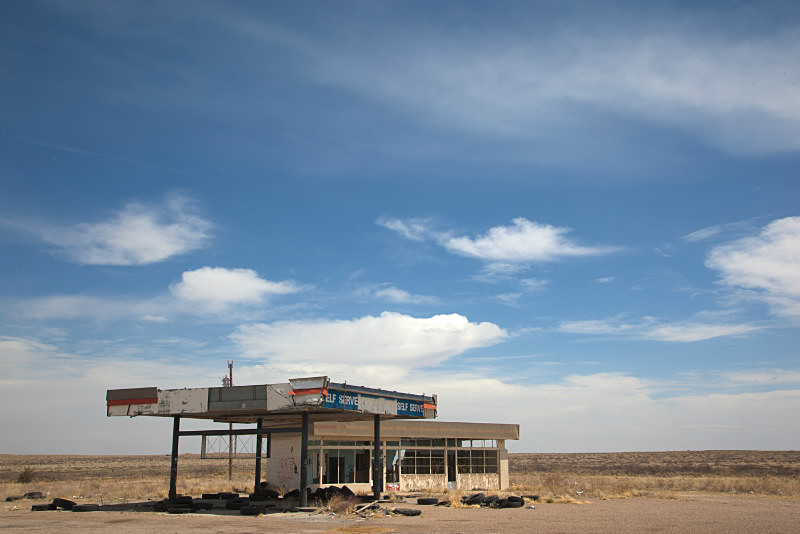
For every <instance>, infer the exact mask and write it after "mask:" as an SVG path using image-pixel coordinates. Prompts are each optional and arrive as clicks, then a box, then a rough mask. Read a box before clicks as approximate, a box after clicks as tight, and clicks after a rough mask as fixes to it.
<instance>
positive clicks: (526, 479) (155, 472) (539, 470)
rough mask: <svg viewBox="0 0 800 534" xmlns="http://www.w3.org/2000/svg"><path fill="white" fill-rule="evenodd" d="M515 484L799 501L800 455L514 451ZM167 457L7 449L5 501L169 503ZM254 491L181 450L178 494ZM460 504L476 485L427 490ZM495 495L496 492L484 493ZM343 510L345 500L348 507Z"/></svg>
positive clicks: (582, 497) (248, 466)
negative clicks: (39, 495) (26, 477)
mask: <svg viewBox="0 0 800 534" xmlns="http://www.w3.org/2000/svg"><path fill="white" fill-rule="evenodd" d="M25 467H29V468H31V469H33V470H34V472H35V477H34V479H33V481H31V482H28V483H18V482H17V479H18V478H19V475H20V473H22V472H23V470H24V469H25ZM509 468H510V480H511V488H509V490H508V491H504V492H494V491H493V492H491V493H497V494H499V495H500V496H507V495H510V494H516V495H520V494H523V495H524V494H538V495H539V496H540V498H541V499H542V500H543V501H548V500H551V501H552V502H562V503H582V502H586V501H587V500H600V499H616V498H626V497H634V496H660V497H670V496H671V495H674V494H676V493H680V492H712V493H737V494H753V495H768V496H778V497H781V496H782V497H784V498H792V499H798V498H800V452H797V451H772V452H770V451H686V452H657V453H606V454H592V453H585V454H511V455H510V458H509ZM169 470H170V458H169V456H50V455H0V500H2V499H4V498H5V497H6V496H11V495H22V494H24V493H27V492H30V491H41V492H43V493H45V494H48V499H52V498H53V497H66V498H73V497H74V498H75V499H85V500H86V501H87V502H104V503H111V502H122V501H130V500H143V499H162V498H164V497H166V496H167V491H168V490H169ZM252 488H253V460H247V459H237V460H234V472H233V481H232V482H231V481H229V480H228V462H227V461H226V460H201V459H200V458H199V456H198V455H191V454H187V455H181V456H180V459H179V462H178V492H179V493H183V494H186V495H200V494H202V493H216V492H220V491H237V492H240V493H249V492H251V491H252ZM424 493H429V494H430V495H431V496H438V497H440V498H444V499H447V500H449V501H450V502H451V503H453V505H455V506H459V505H460V503H461V498H462V497H463V496H464V495H467V494H469V493H473V491H471V489H466V490H448V491H447V493H446V495H443V494H442V492H441V491H440V490H439V489H438V488H433V487H431V488H429V489H428V490H427V491H426V492H424ZM487 493H489V492H487ZM344 506H346V505H344Z"/></svg>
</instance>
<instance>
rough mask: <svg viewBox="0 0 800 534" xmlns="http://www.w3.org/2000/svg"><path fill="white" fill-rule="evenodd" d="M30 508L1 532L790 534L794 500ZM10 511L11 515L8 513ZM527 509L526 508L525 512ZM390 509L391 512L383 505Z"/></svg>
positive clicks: (5, 518)
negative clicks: (213, 510) (291, 508)
mask: <svg viewBox="0 0 800 534" xmlns="http://www.w3.org/2000/svg"><path fill="white" fill-rule="evenodd" d="M31 504H32V502H31V501H20V502H16V503H3V506H2V507H1V509H0V530H2V531H3V532H60V533H63V532H107V531H114V532H118V533H133V532H167V531H169V532H186V533H192V534H197V533H204V532H238V533H240V532H264V531H267V532H269V531H278V532H287V533H295V532H296V533H305V532H343V533H384V532H405V533H420V534H421V533H424V534H429V533H440V532H441V533H463V532H501V533H504V534H510V533H516V532H541V533H556V532H564V533H573V532H609V533H610V532H613V533H642V532H698V533H701V532H702V533H726V534H730V533H751V532H770V533H796V532H798V531H800V501H797V500H785V499H778V498H762V497H752V496H737V495H731V496H728V495H724V496H722V495H707V494H697V495H677V496H675V498H671V499H656V498H641V497H640V498H631V499H618V500H609V501H598V502H594V503H589V504H580V505H577V504H546V503H543V504H540V503H536V508H535V509H530V508H520V509H501V510H493V509H486V508H478V509H475V508H443V507H431V506H418V505H416V504H403V505H401V506H402V507H405V508H419V509H420V510H422V515H421V516H418V517H403V516H392V517H387V516H384V515H375V516H372V517H369V518H366V519H361V518H356V519H354V518H345V517H337V516H333V517H332V516H328V515H323V514H309V513H280V514H272V515H266V516H260V517H245V516H241V515H233V514H234V513H233V512H232V513H231V515H224V514H214V515H211V514H187V515H169V514H159V513H144V512H140V513H137V512H85V513H73V512H65V511H52V512H31V511H30V505H31ZM15 506H16V507H17V509H16V510H15V509H14V507H15ZM526 506H527V505H526ZM383 507H384V508H391V507H393V505H383Z"/></svg>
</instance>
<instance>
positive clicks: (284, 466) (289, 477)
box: [278, 456, 297, 487]
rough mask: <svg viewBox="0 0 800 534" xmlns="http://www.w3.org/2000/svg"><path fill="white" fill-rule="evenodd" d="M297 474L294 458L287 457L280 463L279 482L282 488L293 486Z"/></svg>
mask: <svg viewBox="0 0 800 534" xmlns="http://www.w3.org/2000/svg"><path fill="white" fill-rule="evenodd" d="M295 473H297V466H296V465H295V463H294V457H293V456H285V457H283V458H281V460H280V461H279V462H278V480H279V481H280V483H281V486H287V487H288V486H291V484H292V481H293V479H294V475H295Z"/></svg>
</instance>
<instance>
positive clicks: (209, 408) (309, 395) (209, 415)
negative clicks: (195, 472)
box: [106, 376, 437, 428]
mask: <svg viewBox="0 0 800 534" xmlns="http://www.w3.org/2000/svg"><path fill="white" fill-rule="evenodd" d="M436 399H437V398H436V395H418V394H414V393H403V392H398V391H390V390H384V389H379V388H371V387H365V386H354V385H350V384H347V383H346V382H331V381H330V379H329V378H328V377H327V376H316V377H305V378H292V379H290V380H289V381H288V382H284V383H278V384H256V385H246V386H231V387H210V388H183V389H158V388H156V387H144V388H127V389H110V390H108V391H107V392H106V414H107V416H108V417H121V416H127V417H138V416H151V417H174V416H180V417H186V418H192V419H210V420H214V421H218V422H225V423H255V422H256V421H257V420H258V419H262V420H263V423H264V424H265V426H269V427H276V428H279V427H281V426H284V427H285V426H291V425H296V424H297V421H298V416H300V415H301V414H302V413H307V414H308V418H309V422H310V423H313V422H318V421H358V420H365V419H370V420H371V419H373V418H374V416H375V415H378V416H379V417H380V418H382V419H389V418H412V419H433V418H435V417H436Z"/></svg>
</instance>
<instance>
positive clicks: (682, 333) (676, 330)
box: [557, 317, 763, 343]
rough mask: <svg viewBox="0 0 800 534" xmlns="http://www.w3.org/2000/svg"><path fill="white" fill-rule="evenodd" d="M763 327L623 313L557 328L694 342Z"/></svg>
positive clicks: (562, 324) (570, 330)
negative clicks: (634, 316) (626, 316)
mask: <svg viewBox="0 0 800 534" xmlns="http://www.w3.org/2000/svg"><path fill="white" fill-rule="evenodd" d="M762 328H763V327H761V326H758V325H754V324H750V323H738V324H737V323H710V322H701V321H681V322H673V323H664V322H660V321H658V320H657V319H656V318H654V317H645V318H642V319H639V320H634V321H628V320H625V319H624V318H623V317H613V318H609V319H599V320H587V321H562V322H561V323H559V325H558V327H557V330H558V331H559V332H563V333H567V334H580V335H594V336H613V337H630V338H635V339H649V340H653V341H665V342H677V343H693V342H697V341H706V340H709V339H714V338H718V337H727V336H743V335H747V334H751V333H753V332H756V331H758V330H761V329H762Z"/></svg>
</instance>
